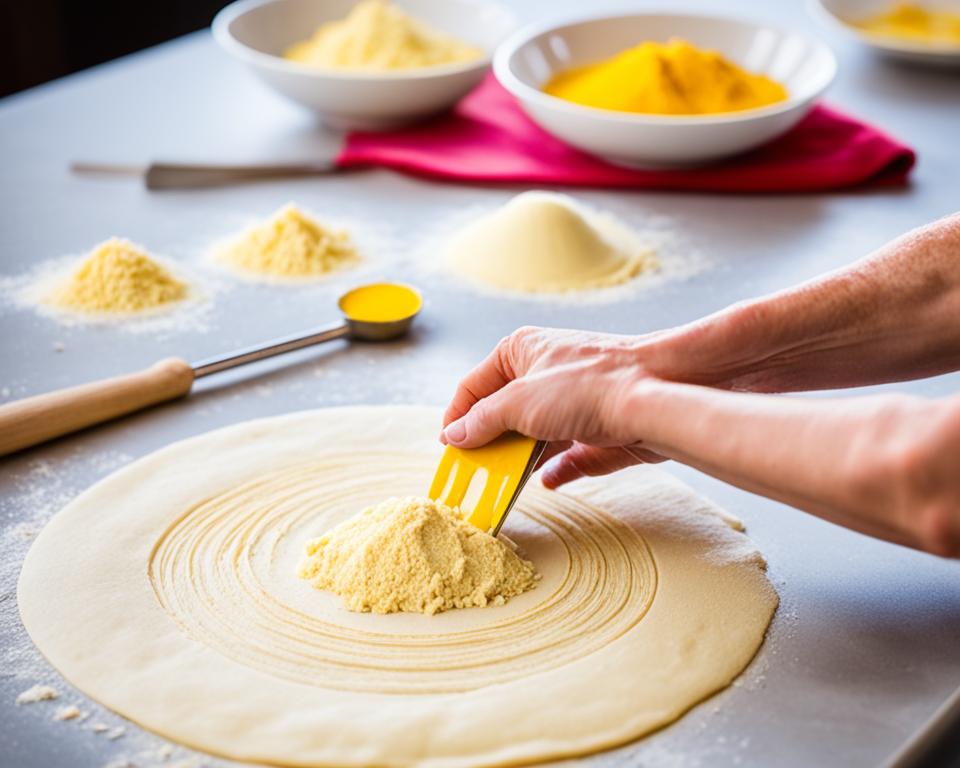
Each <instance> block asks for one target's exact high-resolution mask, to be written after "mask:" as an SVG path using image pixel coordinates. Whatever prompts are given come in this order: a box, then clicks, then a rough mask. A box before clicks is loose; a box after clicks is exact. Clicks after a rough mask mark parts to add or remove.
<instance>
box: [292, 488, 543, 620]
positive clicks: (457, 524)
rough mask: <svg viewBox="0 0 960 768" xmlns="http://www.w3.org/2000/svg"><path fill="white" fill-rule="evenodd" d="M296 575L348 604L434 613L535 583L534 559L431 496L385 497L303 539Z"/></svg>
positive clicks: (499, 598)
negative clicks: (304, 549) (303, 552)
mask: <svg viewBox="0 0 960 768" xmlns="http://www.w3.org/2000/svg"><path fill="white" fill-rule="evenodd" d="M298 575H299V576H300V578H302V579H309V580H310V581H311V583H312V584H313V586H315V587H316V588H317V589H325V590H330V591H332V592H334V593H336V594H337V595H340V597H342V598H343V601H344V604H345V605H346V607H347V608H349V609H350V610H351V611H370V612H373V613H394V612H397V611H410V612H416V613H426V614H434V613H438V612H440V611H446V610H449V609H450V608H471V607H482V606H486V605H491V604H492V605H503V604H504V603H505V602H506V601H507V600H508V599H509V598H511V597H514V596H516V595H519V594H521V593H523V592H526V591H527V590H529V589H533V587H534V586H535V585H536V581H537V579H538V575H537V572H536V569H535V568H534V565H533V563H531V562H530V561H528V560H524V559H523V558H521V557H519V556H518V555H517V554H516V553H515V552H514V551H513V549H511V548H510V546H509V545H508V544H506V543H505V542H504V541H502V540H500V539H497V538H494V537H493V536H491V535H490V534H488V533H486V532H484V531H481V530H479V529H478V528H475V527H473V526H472V525H470V524H469V523H467V522H466V521H465V520H463V518H462V517H461V516H460V514H459V511H458V510H455V509H451V508H450V507H447V506H445V505H443V504H439V503H437V502H435V501H431V500H430V499H425V498H419V497H409V498H404V499H388V500H387V501H385V502H383V503H381V504H378V505H376V506H373V507H368V508H367V509H365V510H364V511H363V512H361V513H360V514H359V515H356V516H354V517H352V518H350V519H349V520H346V521H345V522H343V523H341V524H340V525H338V526H336V527H335V528H333V529H331V530H330V531H328V532H327V533H326V534H325V535H323V536H321V537H320V538H318V539H313V540H311V541H309V542H307V553H306V557H304V559H303V561H302V562H301V564H300V569H299V573H298Z"/></svg>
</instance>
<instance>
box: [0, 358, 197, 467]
mask: <svg viewBox="0 0 960 768" xmlns="http://www.w3.org/2000/svg"><path fill="white" fill-rule="evenodd" d="M192 385H193V368H191V367H190V364H189V363H188V362H187V361H186V360H180V359H179V358H176V357H171V358H168V359H166V360H161V361H160V362H158V363H154V364H153V365H151V366H150V367H149V368H147V369H145V370H142V371H137V372H136V373H128V374H126V375H124V376H117V377H115V378H112V379H104V380H103V381H94V382H91V383H90V384H81V385H80V386H77V387H70V388H68V389H61V390H58V391H56V392H48V393H46V394H43V395H36V396H35V397H28V398H26V399H25V400H17V401H15V402H12V403H6V404H5V405H0V456H5V455H7V454H8V453H13V452H14V451H19V450H21V449H23V448H29V447H30V446H32V445H37V444H39V443H42V442H45V441H47V440H52V439H53V438H55V437H60V436H61V435H66V434H69V433H70V432H76V431H77V430H78V429H83V428H84V427H90V426H93V425H94V424H100V423H102V422H104V421H109V420H110V419H115V418H117V417H118V416H123V415H124V414H126V413H133V412H134V411H139V410H141V409H143V408H148V407H149V406H151V405H156V404H157V403H162V402H165V401H167V400H174V399H175V398H178V397H183V396H184V395H185V394H187V393H188V392H189V391H190V387H191V386H192Z"/></svg>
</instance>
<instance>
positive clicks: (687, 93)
mask: <svg viewBox="0 0 960 768" xmlns="http://www.w3.org/2000/svg"><path fill="white" fill-rule="evenodd" d="M543 90H544V91H545V92H546V93H549V94H550V95H552V96H557V97H559V98H561V99H565V100H567V101H572V102H574V103H576V104H582V105H584V106H587V107H596V108H598V109H611V110H616V111H618V112H638V113H646V114H660V115H703V114H715V113H722V112H737V111H740V110H744V109H754V108H756V107H763V106H766V105H768V104H773V103H776V102H778V101H783V100H784V99H786V98H787V89H786V88H784V87H783V86H782V85H780V83H777V82H775V81H774V80H771V79H770V78H768V77H764V76H763V75H755V74H752V73H750V72H747V71H745V70H743V69H741V68H740V67H738V66H737V65H736V64H733V63H732V62H730V61H728V60H727V59H725V58H724V57H723V56H721V55H720V54H719V53H717V52H716V51H706V50H701V49H699V48H697V47H695V46H693V45H691V44H690V43H688V42H686V41H684V40H671V41H670V42H669V43H666V44H664V43H656V42H646V43H641V44H640V45H638V46H636V47H634V48H629V49H627V50H626V51H623V52H622V53H619V54H617V55H616V56H614V57H613V58H610V59H606V60H604V61H600V62H597V63H596V64H590V65H588V66H585V67H578V68H577V69H572V70H570V71H568V72H562V73H561V74H559V75H557V76H556V77H554V78H553V79H552V80H550V82H548V83H547V85H546V86H545V87H544V89H543Z"/></svg>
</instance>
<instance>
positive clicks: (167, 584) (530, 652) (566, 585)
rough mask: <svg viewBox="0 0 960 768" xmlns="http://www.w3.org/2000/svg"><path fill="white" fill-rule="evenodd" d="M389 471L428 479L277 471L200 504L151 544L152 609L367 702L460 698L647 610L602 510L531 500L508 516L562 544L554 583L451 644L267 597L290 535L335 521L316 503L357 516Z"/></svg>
mask: <svg viewBox="0 0 960 768" xmlns="http://www.w3.org/2000/svg"><path fill="white" fill-rule="evenodd" d="M386 464H389V465H391V467H392V469H393V470H395V471H400V472H403V473H404V474H406V475H409V476H410V477H424V476H426V474H427V473H428V472H429V470H430V465H429V462H425V461H424V460H423V459H420V460H415V459H411V458H409V457H397V456H391V455H378V454H375V453H369V454H361V455H349V456H345V457H341V458H340V459H338V460H336V461H330V460H328V461H326V462H321V463H315V464H314V463H310V464H302V465H297V466H294V467H291V468H289V469H285V470H280V471H278V472H274V473H271V474H269V475H266V476H263V477H260V478H258V479H256V480H252V481H250V482H248V483H245V484H243V485H241V486H239V487H237V488H233V489H230V490H229V491H227V492H225V493H223V494H220V495H217V496H214V497H212V498H210V499H207V500H205V501H203V502H201V503H200V504H198V505H196V506H195V507H193V508H192V509H190V510H189V511H188V512H187V514H186V515H184V516H183V517H182V518H181V519H180V520H178V521H177V523H176V524H175V525H174V526H173V527H172V528H170V529H169V530H168V531H166V532H165V533H164V534H163V536H162V537H161V538H160V540H159V541H158V543H157V546H156V549H155V550H154V554H153V556H152V557H151V562H150V576H151V579H152V581H153V586H154V589H155V590H156V592H157V597H158V598H159V600H160V602H161V603H162V605H163V606H164V608H165V609H166V610H167V611H168V612H169V613H170V615H171V617H172V618H173V619H174V620H175V621H176V622H177V623H178V624H179V625H180V626H181V628H182V629H183V631H184V632H185V633H186V634H188V635H189V636H191V637H193V638H195V639H196V640H199V641H200V642H203V643H205V644H206V645H209V646H210V647H211V648H214V649H216V650H217V651H219V652H220V653H223V654H224V655H225V656H228V657H230V658H233V659H234V660H236V661H238V662H239V663H242V664H248V665H250V666H251V667H253V668H255V669H258V670H261V671H263V672H266V673H267V674H271V675H276V676H278V677H282V678H285V679H287V680H291V681H294V682H301V683H304V682H305V683H309V684H311V685H316V686H318V687H328V688H338V689H343V690H351V691H371V692H375V693H443V692H455V691H466V690H471V689H476V688H482V687H484V686H487V685H492V684H494V683H502V682H507V681H510V680H516V679H517V678H520V677H523V676H526V675H533V674H537V673H539V672H545V671H547V670H550V669H554V668H556V667H558V666H561V665H563V664H565V663H567V662H568V661H569V660H570V657H571V654H572V653H575V654H584V653H591V652H593V651H595V650H599V649H600V648H603V647H604V646H606V645H608V644H609V643H611V642H612V641H614V640H616V639H617V638H618V637H620V636H621V635H622V634H624V633H625V632H626V631H628V630H629V629H630V627H632V626H633V625H634V624H636V623H637V622H638V621H640V619H642V618H643V615H644V613H646V611H647V609H648V608H649V606H650V603H651V602H652V600H653V596H654V593H655V591H656V584H657V574H656V568H655V566H654V564H653V559H652V557H651V555H650V552H649V550H648V549H647V546H646V544H645V543H644V541H643V539H642V538H641V537H640V536H639V535H637V533H636V532H634V531H633V530H632V529H631V528H630V527H629V526H627V525H625V524H624V523H623V522H621V521H619V520H617V518H615V517H613V516H611V515H609V514H607V513H606V512H604V511H603V510H601V509H598V508H595V507H592V506H590V505H588V504H585V503H583V502H580V501H577V500H575V499H568V498H563V497H557V495H556V494H550V493H548V492H546V491H544V490H542V489H538V488H531V489H530V491H529V492H528V493H527V494H526V496H525V498H524V503H523V505H522V506H520V508H519V509H518V510H517V512H516V514H517V515H518V516H523V517H525V518H527V520H528V521H529V523H531V524H532V525H535V526H538V527H540V528H542V529H543V533H544V535H550V536H555V537H556V538H557V539H558V541H560V542H562V545H563V550H564V551H563V554H564V559H565V560H566V563H565V573H564V575H563V579H562V581H561V582H560V583H559V584H558V585H556V588H555V589H552V590H551V591H550V593H549V594H547V593H546V590H543V589H541V590H540V592H539V594H537V595H535V596H534V597H535V598H539V599H538V600H535V601H533V602H534V604H533V605H531V606H530V607H529V608H527V609H526V610H524V611H523V612H521V613H517V614H515V615H513V616H509V617H506V618H502V619H500V620H497V621H494V622H493V623H490V624H488V625H485V626H482V627H476V628H472V629H467V630H465V631H461V632H452V633H451V632H448V633H445V634H433V633H430V632H424V633H422V634H404V635H392V634H387V633H384V632H382V631H377V629H376V627H378V626H379V624H380V622H378V621H377V620H372V619H371V620H368V621H367V622H366V623H367V624H369V625H370V629H355V628H350V627H344V626H342V625H341V624H340V623H339V622H337V621H336V620H333V621H330V620H325V619H323V618H321V617H317V616H314V615H311V614H310V613H308V612H304V611H299V610H296V609H294V608H293V607H292V606H291V605H289V604H287V603H285V602H284V601H282V600H280V599H278V598H277V596H276V595H274V594H272V593H271V590H270V582H271V573H270V565H271V564H272V563H275V562H277V561H278V558H277V556H276V555H277V551H278V547H279V545H280V542H281V541H282V540H283V539H284V538H285V537H286V536H287V535H288V532H289V531H290V530H291V529H293V530H302V529H303V528H304V527H306V526H307V525H312V527H313V529H314V530H315V531H316V532H317V533H320V532H322V531H324V530H327V529H328V528H330V527H332V526H333V525H334V524H335V522H339V521H333V520H331V521H329V522H327V521H324V520H323V518H322V517H321V518H319V519H318V518H317V508H316V499H318V498H323V499H324V501H325V503H332V504H333V506H334V507H335V508H348V509H349V508H353V507H356V506H357V502H356V501H354V498H353V494H355V493H356V491H357V489H362V488H368V487H371V486H373V487H375V486H376V484H377V479H378V476H379V474H380V467H383V466H384V465H386ZM348 473H349V475H350V476H351V479H350V482H348V483H344V482H343V481H342V478H343V476H344V475H345V474H348ZM338 480H339V482H338ZM516 522H518V521H517V520H511V523H514V524H515V523H516ZM294 538H295V540H297V541H303V539H302V537H301V538H297V537H294ZM279 560H280V562H284V559H283V558H279ZM280 576H281V578H282V576H283V574H280ZM286 576H287V577H288V578H289V577H290V576H291V574H289V573H288V574H286ZM598 584H602V585H603V589H602V591H599V590H598V589H597V586H598ZM424 625H425V626H426V628H427V629H429V626H427V623H426V622H424Z"/></svg>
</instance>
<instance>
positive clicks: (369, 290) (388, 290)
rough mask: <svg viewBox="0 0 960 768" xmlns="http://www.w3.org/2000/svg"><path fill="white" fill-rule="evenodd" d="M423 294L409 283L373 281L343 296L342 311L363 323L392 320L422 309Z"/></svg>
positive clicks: (403, 317) (411, 314) (403, 318)
mask: <svg viewBox="0 0 960 768" xmlns="http://www.w3.org/2000/svg"><path fill="white" fill-rule="evenodd" d="M422 304H423V300H422V299H421V298H420V294H419V293H418V292H417V291H416V290H415V289H413V288H411V287H409V286H407V285H399V284H397V283H373V284H371V285H362V286H360V287H359V288H354V289H353V290H352V291H350V292H349V293H346V294H344V295H343V296H342V297H341V298H340V311H341V312H343V314H345V315H346V316H347V317H349V318H350V319H351V320H357V321H359V322H363V323H392V322H395V321H397V320H405V319H406V318H408V317H413V316H414V315H415V314H417V312H419V311H420V307H421V305H422Z"/></svg>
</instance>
